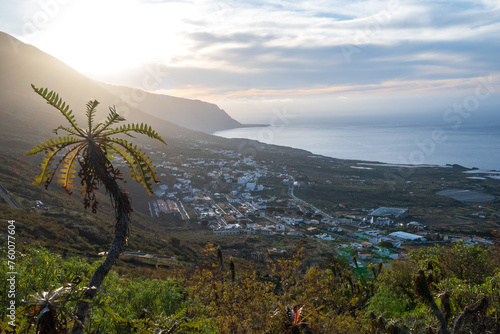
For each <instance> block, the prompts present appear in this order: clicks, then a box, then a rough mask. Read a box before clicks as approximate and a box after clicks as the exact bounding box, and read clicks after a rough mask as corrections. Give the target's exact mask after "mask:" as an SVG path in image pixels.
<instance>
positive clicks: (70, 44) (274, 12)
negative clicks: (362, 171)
mask: <svg viewBox="0 0 500 334" xmlns="http://www.w3.org/2000/svg"><path fill="white" fill-rule="evenodd" d="M0 31H4V32H6V33H8V34H11V35H13V36H14V37H16V38H19V39H20V40H22V41H23V42H25V43H28V44H32V45H34V46H36V47H38V48H40V49H41V50H43V51H44V52H47V53H49V54H51V55H53V56H55V57H57V58H59V59H60V60H62V61H64V62H65V63H67V64H68V65H70V66H72V67H73V68H75V69H76V70H78V71H80V72H81V73H83V74H85V75H86V76H89V77H91V78H94V79H97V80H100V81H104V82H108V83H113V84H120V85H126V86H132V87H135V88H140V89H144V90H148V91H154V92H158V93H162V94H168V95H173V96H179V97H185V98H191V99H199V100H204V101H208V102H213V103H216V104H218V105H219V106H220V107H222V108H224V109H225V110H226V111H227V112H228V113H229V114H230V115H232V116H233V117H235V118H236V119H238V120H240V121H243V122H252V121H266V119H267V120H269V117H271V116H270V115H272V114H273V113H274V114H276V110H278V111H279V112H289V113H293V114H296V115H301V116H304V115H309V116H311V115H316V116H325V117H329V116H331V115H345V114H359V115H364V114H384V113H389V114H404V115H406V114H408V115H409V114H412V115H415V114H419V113H421V114H425V113H429V114H432V113H434V114H435V115H438V116H439V117H445V114H446V110H447V109H448V108H452V107H453V106H454V105H456V104H459V105H460V104H461V105H463V106H465V107H466V109H467V107H469V109H470V110H472V111H476V110H485V112H486V113H490V114H491V115H499V114H500V113H499V111H500V110H499V109H500V108H499V106H500V98H499V92H500V60H499V59H500V56H499V55H500V38H499V36H500V2H499V1H498V0H482V1H460V0H451V1H446V0H441V1H439V0H433V1H427V0H418V1H414V0H407V1H406V0H388V1H383V0H367V1H337V0H329V1H326V0H318V1H312V0H296V1H281V0H267V1H261V0H255V1H236V0H220V1H211V0H185V1H183V0H180V1H167V0H165V1H162V0H2V2H1V3H0ZM467 104H468V105H467ZM455 114H456V115H455V116H460V113H459V111H455ZM448 116H449V117H451V116H453V115H448Z"/></svg>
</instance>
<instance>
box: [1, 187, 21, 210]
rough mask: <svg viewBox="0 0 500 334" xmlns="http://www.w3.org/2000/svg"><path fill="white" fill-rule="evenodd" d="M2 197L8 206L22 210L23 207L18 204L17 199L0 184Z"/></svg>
mask: <svg viewBox="0 0 500 334" xmlns="http://www.w3.org/2000/svg"><path fill="white" fill-rule="evenodd" d="M0 196H1V197H2V198H3V199H4V200H5V202H7V204H8V205H9V206H11V207H14V208H20V207H21V205H19V203H17V201H16V199H15V198H14V197H12V195H11V194H9V192H8V191H7V189H5V188H4V187H3V186H2V185H1V184H0Z"/></svg>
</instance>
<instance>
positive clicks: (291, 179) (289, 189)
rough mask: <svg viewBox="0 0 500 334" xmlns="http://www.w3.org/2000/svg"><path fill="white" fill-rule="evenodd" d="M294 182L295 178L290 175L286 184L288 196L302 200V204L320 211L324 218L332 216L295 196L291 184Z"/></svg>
mask: <svg viewBox="0 0 500 334" xmlns="http://www.w3.org/2000/svg"><path fill="white" fill-rule="evenodd" d="M294 183H295V179H294V178H293V177H292V176H290V183H289V184H288V196H290V197H291V198H293V199H294V200H296V201H298V202H302V203H303V204H305V205H307V206H309V207H311V208H312V209H313V210H314V211H316V212H318V213H320V214H321V215H322V216H323V217H325V218H328V219H333V216H331V215H329V214H327V213H326V212H324V211H323V210H321V209H318V208H317V207H315V206H314V205H312V204H311V203H308V202H306V201H304V200H302V199H300V198H298V197H297V196H295V195H294V194H293V184H294Z"/></svg>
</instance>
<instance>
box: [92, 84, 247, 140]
mask: <svg viewBox="0 0 500 334" xmlns="http://www.w3.org/2000/svg"><path fill="white" fill-rule="evenodd" d="M101 86H102V87H103V88H104V89H106V90H108V91H109V92H111V93H113V94H114V95H116V96H120V97H127V98H128V99H131V98H132V97H134V96H139V97H140V98H138V99H135V100H134V101H133V103H135V104H136V106H137V108H139V109H141V110H142V111H144V112H147V113H148V114H151V115H153V116H156V117H158V118H161V119H165V120H168V121H170V122H172V123H175V124H177V125H180V126H183V127H185V128H188V129H191V130H196V131H202V132H205V133H213V132H215V131H220V130H227V129H233V128H238V127H243V126H245V125H243V124H241V123H240V122H238V121H236V120H234V119H233V118H231V117H230V116H229V115H228V114H227V113H226V112H225V111H224V110H222V109H220V108H219V107H218V106H217V105H215V104H212V103H208V102H203V101H200V100H188V99H184V98H179V97H173V96H168V95H160V94H152V93H148V92H144V91H141V90H137V89H133V88H129V87H122V86H114V85H108V84H102V85H101Z"/></svg>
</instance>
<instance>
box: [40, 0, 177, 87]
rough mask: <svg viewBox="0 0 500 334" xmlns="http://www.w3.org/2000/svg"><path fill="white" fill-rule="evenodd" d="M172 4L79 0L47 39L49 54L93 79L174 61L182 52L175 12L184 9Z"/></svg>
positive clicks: (43, 41) (47, 35)
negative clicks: (149, 64) (144, 64)
mask: <svg viewBox="0 0 500 334" xmlns="http://www.w3.org/2000/svg"><path fill="white" fill-rule="evenodd" d="M151 6H156V7H157V8H151ZM166 6H168V4H164V5H163V7H162V4H155V3H150V4H140V3H139V2H138V1H134V0H128V1H116V0H113V1H87V2H76V3H74V4H73V5H72V6H71V7H70V8H68V9H66V11H65V12H64V15H61V16H62V17H61V18H58V20H56V21H55V22H53V24H52V26H51V27H50V33H47V34H45V36H44V37H42V39H44V40H42V41H41V42H42V43H43V45H45V50H46V51H47V52H49V53H51V54H53V55H56V56H57V58H59V59H61V60H62V61H64V62H65V63H67V64H68V65H70V66H72V67H73V68H75V69H76V70H78V71H80V72H82V73H83V74H85V75H88V76H93V77H100V78H104V77H106V76H107V75H113V74H116V73H119V72H123V71H126V70H127V69H130V68H133V67H137V66H139V65H140V64H143V63H146V62H148V61H150V60H151V59H153V58H154V59H162V60H164V61H167V62H168V61H169V59H170V58H171V57H172V56H174V55H175V54H178V53H180V52H182V43H181V42H182V41H181V39H180V33H179V28H180V27H181V24H182V22H180V20H179V19H177V18H176V17H174V15H173V13H174V12H175V13H178V12H179V10H182V8H176V9H175V11H174V10H173V9H171V8H170V10H169V8H166ZM170 6H172V5H170ZM176 6H177V7H179V5H178V4H176ZM181 6H182V5H181Z"/></svg>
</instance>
